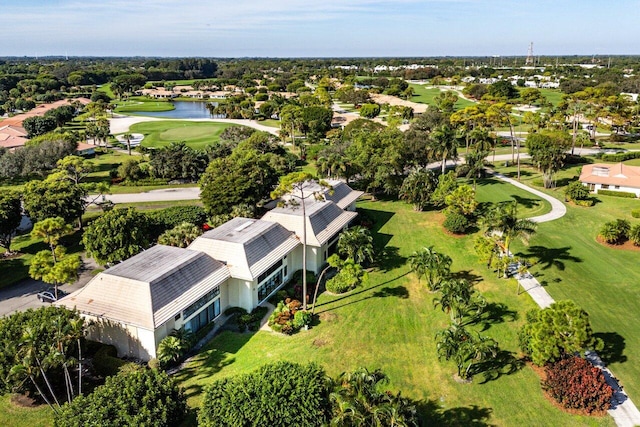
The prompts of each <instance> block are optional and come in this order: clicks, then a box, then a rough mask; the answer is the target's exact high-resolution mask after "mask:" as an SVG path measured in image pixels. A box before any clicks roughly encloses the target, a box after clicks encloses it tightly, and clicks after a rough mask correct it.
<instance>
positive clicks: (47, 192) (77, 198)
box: [24, 176, 86, 223]
mask: <svg viewBox="0 0 640 427" xmlns="http://www.w3.org/2000/svg"><path fill="white" fill-rule="evenodd" d="M85 196H86V190H85V189H84V188H83V187H80V186H77V185H75V184H74V183H73V182H71V181H69V180H60V179H57V178H56V177H55V176H52V177H50V179H49V178H48V179H45V180H44V181H31V182H28V183H27V184H26V185H25V188H24V209H25V211H26V212H27V214H28V215H29V216H30V217H31V219H32V220H34V221H41V220H43V219H46V218H53V217H61V218H64V220H65V221H66V222H67V223H71V222H72V221H74V220H77V219H79V218H80V217H81V216H82V214H83V213H84V211H85V209H86V203H85V200H84V197H85Z"/></svg>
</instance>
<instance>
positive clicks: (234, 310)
mask: <svg viewBox="0 0 640 427" xmlns="http://www.w3.org/2000/svg"><path fill="white" fill-rule="evenodd" d="M234 314H247V310H245V309H244V308H242V307H229V308H227V309H226V310H225V311H224V315H225V316H231V315H234Z"/></svg>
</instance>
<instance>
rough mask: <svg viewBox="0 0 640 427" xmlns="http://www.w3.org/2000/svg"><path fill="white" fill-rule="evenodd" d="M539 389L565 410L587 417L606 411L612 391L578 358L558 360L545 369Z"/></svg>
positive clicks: (589, 366)
mask: <svg viewBox="0 0 640 427" xmlns="http://www.w3.org/2000/svg"><path fill="white" fill-rule="evenodd" d="M545 371H546V374H547V379H546V380H545V381H544V382H543V384H542V387H543V389H544V390H546V391H547V392H548V393H549V394H550V395H551V397H553V398H554V399H555V400H556V401H557V402H558V403H560V404H561V405H562V406H564V407H565V408H570V409H580V410H583V411H586V412H587V413H589V414H591V413H593V412H602V411H605V410H607V409H609V406H610V401H611V397H612V396H613V389H612V388H611V387H610V386H609V385H608V384H607V383H606V381H605V379H604V375H603V374H602V371H601V370H600V369H598V368H597V367H595V366H593V365H591V363H589V362H588V361H586V360H584V359H583V358H581V357H578V356H572V357H569V358H566V359H562V360H560V361H559V362H556V363H554V364H552V365H548V366H547V367H546V368H545Z"/></svg>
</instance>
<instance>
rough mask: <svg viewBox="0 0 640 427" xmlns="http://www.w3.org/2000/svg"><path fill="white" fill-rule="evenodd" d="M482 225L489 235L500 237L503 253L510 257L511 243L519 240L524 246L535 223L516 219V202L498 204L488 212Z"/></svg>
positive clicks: (534, 230) (534, 229) (533, 230)
mask: <svg viewBox="0 0 640 427" xmlns="http://www.w3.org/2000/svg"><path fill="white" fill-rule="evenodd" d="M484 225H485V227H486V231H487V233H489V234H498V235H500V236H501V240H502V243H503V249H504V253H505V255H507V256H511V252H510V251H509V248H510V245H511V241H512V240H513V239H515V238H520V239H522V241H523V242H524V243H525V244H526V243H527V242H528V241H529V238H530V237H531V235H532V234H534V233H535V232H536V223H535V222H533V221H531V220H529V219H524V218H518V202H517V201H515V200H514V201H513V202H503V203H499V204H498V205H497V206H496V207H495V208H494V209H492V210H491V211H489V213H488V215H487V216H485V218H484Z"/></svg>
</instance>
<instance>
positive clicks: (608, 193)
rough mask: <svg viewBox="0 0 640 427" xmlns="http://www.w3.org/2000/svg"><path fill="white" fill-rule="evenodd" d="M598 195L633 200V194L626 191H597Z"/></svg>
mask: <svg viewBox="0 0 640 427" xmlns="http://www.w3.org/2000/svg"><path fill="white" fill-rule="evenodd" d="M598 194H602V195H605V196H615V197H625V198H627V199H635V198H636V194H635V193H629V192H627V191H614V190H598Z"/></svg>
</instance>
